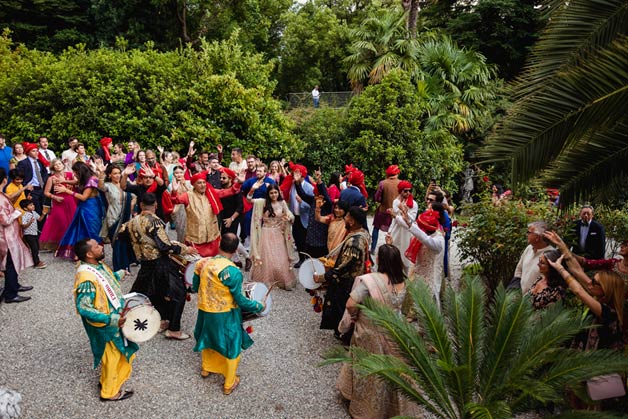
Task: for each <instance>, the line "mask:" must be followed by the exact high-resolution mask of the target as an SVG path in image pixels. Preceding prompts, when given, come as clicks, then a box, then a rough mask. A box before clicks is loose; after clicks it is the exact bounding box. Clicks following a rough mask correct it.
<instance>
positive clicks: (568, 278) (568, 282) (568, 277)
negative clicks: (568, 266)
mask: <svg viewBox="0 0 628 419" xmlns="http://www.w3.org/2000/svg"><path fill="white" fill-rule="evenodd" d="M572 281H575V280H574V279H573V276H571V274H570V275H568V276H567V278H565V282H566V283H567V286H569V284H570V283H571V282H572Z"/></svg>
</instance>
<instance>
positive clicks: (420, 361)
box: [361, 299, 455, 417]
mask: <svg viewBox="0 0 628 419" xmlns="http://www.w3.org/2000/svg"><path fill="white" fill-rule="evenodd" d="M361 309H362V310H363V312H364V314H365V315H366V316H367V317H368V318H369V319H370V320H371V321H372V322H374V323H375V324H376V325H377V326H379V327H381V328H383V329H384V330H385V331H386V332H387V333H388V335H389V336H390V337H391V338H392V339H393V340H394V342H395V344H396V345H397V348H398V349H399V351H400V353H401V355H402V356H403V358H404V360H405V361H406V363H407V364H408V365H410V366H411V367H412V369H413V370H415V371H416V372H417V375H418V377H417V384H418V386H419V387H420V388H421V389H422V391H424V392H425V393H426V394H428V395H429V396H428V397H429V398H430V400H433V401H434V402H435V403H438V404H439V405H440V406H444V407H443V408H444V409H445V410H447V411H448V413H449V415H450V416H452V417H454V416H455V414H454V412H455V409H454V407H453V406H452V405H451V401H450V399H449V395H448V390H447V386H446V385H445V381H444V379H443V377H442V375H441V372H440V368H439V365H438V363H437V361H438V358H437V357H435V356H433V355H431V354H430V353H429V350H428V348H427V346H426V341H425V340H424V339H423V338H422V337H421V335H419V334H418V333H417V331H416V329H415V328H414V327H413V325H411V324H409V323H408V322H407V321H405V319H403V318H400V317H399V316H398V315H397V314H396V313H395V312H394V311H393V310H391V309H390V308H388V307H386V306H384V305H382V304H379V303H377V302H376V301H372V300H370V299H367V300H366V301H365V303H364V306H362V307H361Z"/></svg>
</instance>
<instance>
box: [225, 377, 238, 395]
mask: <svg viewBox="0 0 628 419" xmlns="http://www.w3.org/2000/svg"><path fill="white" fill-rule="evenodd" d="M238 384H240V376H239V375H236V378H235V382H234V383H233V385H232V386H231V387H229V388H224V389H223V390H222V393H223V394H224V395H225V396H228V395H230V394H231V393H233V390H235V389H236V388H237V387H238Z"/></svg>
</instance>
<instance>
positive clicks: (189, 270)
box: [183, 260, 198, 287]
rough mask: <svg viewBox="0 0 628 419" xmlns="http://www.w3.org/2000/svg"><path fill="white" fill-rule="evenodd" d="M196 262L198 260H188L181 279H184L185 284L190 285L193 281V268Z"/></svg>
mask: <svg viewBox="0 0 628 419" xmlns="http://www.w3.org/2000/svg"><path fill="white" fill-rule="evenodd" d="M196 262H198V260H196V261H194V262H190V263H189V264H188V266H187V267H186V268H185V274H184V275H183V280H184V281H185V284H186V285H187V286H188V287H191V286H192V283H193V282H194V269H195V268H196Z"/></svg>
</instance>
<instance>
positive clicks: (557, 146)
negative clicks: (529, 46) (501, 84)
mask: <svg viewBox="0 0 628 419" xmlns="http://www.w3.org/2000/svg"><path fill="white" fill-rule="evenodd" d="M546 6H547V7H548V9H549V10H550V13H551V15H550V19H549V23H548V25H547V27H546V29H545V30H544V32H543V33H542V35H541V37H540V39H539V41H538V42H537V44H536V45H535V46H534V49H533V51H532V54H531V57H530V59H529V61H528V64H527V67H526V69H525V71H524V75H523V76H522V77H521V78H520V79H519V80H517V81H516V82H514V83H513V84H512V86H511V91H512V94H513V97H514V98H515V103H514V105H513V106H512V108H511V109H510V110H509V112H508V115H507V116H506V118H505V119H504V120H503V122H502V123H501V124H499V126H497V128H496V130H495V132H494V134H493V135H492V136H491V137H490V138H489V139H488V141H487V142H486V145H485V147H484V148H483V150H481V152H480V156H483V157H484V158H485V159H486V160H487V161H500V160H506V161H511V162H512V178H513V179H512V180H513V183H517V182H522V181H528V180H530V179H532V178H534V177H537V176H538V177H540V180H541V181H542V183H543V184H544V185H545V186H547V187H554V188H560V190H561V200H562V201H563V202H574V201H578V200H580V199H583V198H597V199H600V198H601V199H602V200H603V199H604V197H607V198H608V197H609V196H613V195H614V194H613V192H614V190H616V189H617V186H618V185H621V183H622V182H623V181H625V177H626V175H627V174H628V169H627V168H628V164H626V162H627V161H628V159H627V158H628V112H626V104H627V103H628V72H626V68H628V41H627V38H626V35H628V2H626V1H625V0H569V1H564V0H547V1H546Z"/></svg>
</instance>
